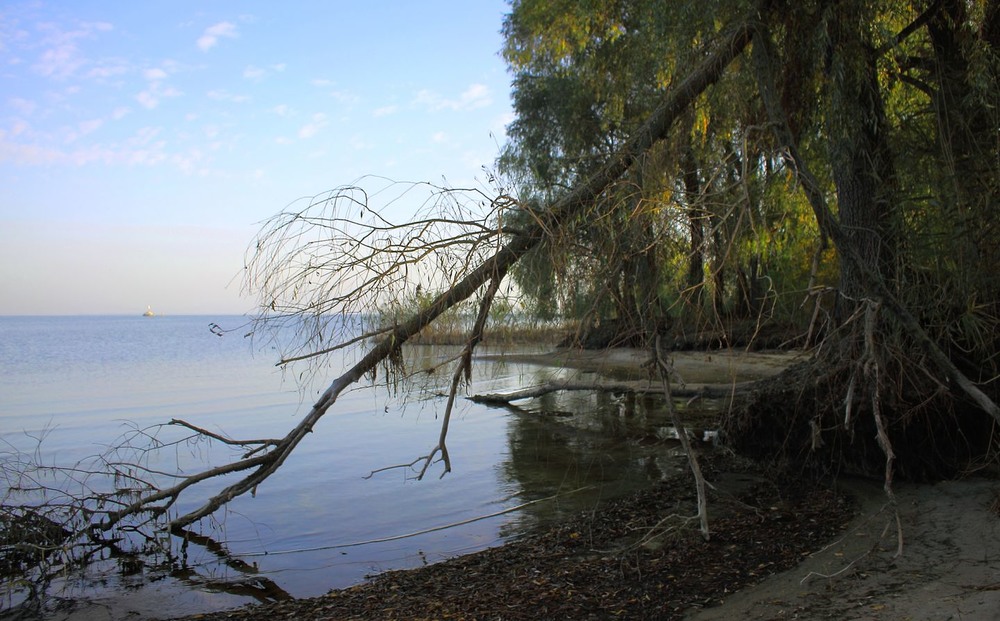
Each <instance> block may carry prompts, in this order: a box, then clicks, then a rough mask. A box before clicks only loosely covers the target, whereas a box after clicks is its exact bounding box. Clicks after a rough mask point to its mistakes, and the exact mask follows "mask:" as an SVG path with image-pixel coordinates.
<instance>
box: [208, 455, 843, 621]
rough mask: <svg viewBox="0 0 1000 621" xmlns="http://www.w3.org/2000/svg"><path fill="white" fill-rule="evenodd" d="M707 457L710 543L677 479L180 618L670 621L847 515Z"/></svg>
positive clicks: (817, 497)
mask: <svg viewBox="0 0 1000 621" xmlns="http://www.w3.org/2000/svg"><path fill="white" fill-rule="evenodd" d="M707 461H708V462H709V463H707V464H703V468H705V469H706V477H707V478H708V480H709V481H711V482H713V484H715V489H714V490H713V491H712V493H711V494H710V502H709V514H710V516H712V519H711V520H710V527H711V538H710V540H709V541H705V540H704V539H703V538H702V537H701V534H700V532H699V530H698V522H697V520H685V519H684V517H676V516H690V515H693V514H695V513H696V510H695V498H694V489H693V488H694V486H693V482H692V481H691V479H690V477H678V478H677V479H673V480H669V481H666V482H663V483H662V484H660V485H658V486H657V487H655V488H654V489H652V490H649V491H646V492H643V493H640V494H637V495H634V496H631V497H628V498H623V499H620V500H617V501H613V502H611V503H609V504H608V505H606V506H604V507H603V508H601V509H600V510H598V511H596V512H588V513H586V514H581V515H579V516H578V517H576V518H575V519H572V520H569V521H567V522H566V523H563V524H561V525H558V526H556V527H554V528H550V529H548V530H545V531H543V532H537V533H534V534H530V535H526V536H524V537H522V538H520V539H518V540H516V541H514V542H511V543H508V544H506V545H504V546H502V547H498V548H492V549H488V550H484V551H482V552H479V553H476V554H470V555H468V556H462V557H458V558H455V559H451V560H448V561H444V562H441V563H438V564H435V565H431V566H428V567H423V568H419V569H415V570H408V571H392V572H387V573H385V574H381V575H378V576H376V577H374V578H372V579H371V580H370V581H369V582H366V583H364V584H360V585H357V586H354V587H351V588H347V589H344V590H340V591H333V592H331V593H329V594H327V595H326V596H323V597H318V598H312V599H301V600H291V601H285V602H279V603H275V604H267V605H260V606H249V607H245V608H240V609H237V610H233V611H229V612H222V613H213V614H204V615H196V616H195V617H190V618H191V619H195V618H196V619H202V620H221V619H236V620H249V621H263V620H267V621H273V620H276V619H386V620H391V619H397V620H402V619H407V620H416V619H469V620H471V619H477V620H478V619H482V620H486V619H490V620H499V619H504V620H515V619H532V620H534V619H662V620H669V619H679V618H681V617H682V616H683V614H684V611H686V610H689V609H691V608H693V607H704V606H712V605H714V604H717V603H719V602H720V601H721V600H722V599H723V598H725V597H726V596H727V595H729V594H731V593H732V592H733V591H735V590H737V589H741V588H744V587H747V586H749V585H752V584H755V583H757V582H759V581H761V580H763V579H764V578H766V577H767V576H769V575H771V574H773V573H776V572H780V571H783V570H786V569H789V568H791V567H793V566H795V565H796V564H798V563H799V562H800V561H801V560H802V559H803V558H804V557H805V556H807V555H809V554H810V553H811V552H813V551H815V550H817V549H819V548H820V547H821V546H822V545H823V544H824V542H827V541H829V540H830V539H832V538H833V537H834V536H835V535H837V534H838V533H839V532H841V531H842V529H843V528H844V527H845V525H846V524H847V522H848V521H849V519H850V517H851V516H852V515H853V504H852V502H851V501H850V499H849V498H847V497H846V496H844V495H842V494H838V493H837V492H835V491H833V490H831V489H827V488H825V487H823V486H821V485H816V484H812V483H807V482H805V481H801V480H795V479H790V478H786V477H780V478H779V480H776V481H774V480H769V477H767V476H764V474H763V473H761V472H759V471H758V470H756V469H754V468H753V467H749V466H747V465H746V464H744V463H742V462H740V463H739V464H737V463H735V460H733V459H725V460H723V459H721V458H720V457H718V456H716V457H713V458H711V459H708V460H707ZM669 516H674V517H669ZM656 533H659V535H658V536H656V537H653V538H652V541H651V542H650V543H646V544H645V545H639V543H640V540H642V539H643V538H647V539H648V536H649V535H651V534H656Z"/></svg>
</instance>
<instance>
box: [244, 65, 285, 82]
mask: <svg viewBox="0 0 1000 621" xmlns="http://www.w3.org/2000/svg"><path fill="white" fill-rule="evenodd" d="M285 66H286V65H285V63H274V64H273V65H269V66H267V67H258V66H256V65H247V67H246V69H244V70H243V77H244V78H246V79H248V80H262V79H264V78H266V77H267V76H268V75H270V74H271V73H281V72H282V71H284V70H285Z"/></svg>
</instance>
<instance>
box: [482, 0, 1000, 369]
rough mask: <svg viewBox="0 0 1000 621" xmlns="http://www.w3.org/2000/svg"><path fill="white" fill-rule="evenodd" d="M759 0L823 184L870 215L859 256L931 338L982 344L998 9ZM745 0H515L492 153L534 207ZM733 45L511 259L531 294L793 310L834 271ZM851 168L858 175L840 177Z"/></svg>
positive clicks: (997, 121)
mask: <svg viewBox="0 0 1000 621" xmlns="http://www.w3.org/2000/svg"><path fill="white" fill-rule="evenodd" d="M769 7H770V13H768V14H766V15H762V18H763V19H767V20H769V22H770V23H771V24H772V32H773V33H774V37H775V43H776V44H777V50H778V54H779V58H778V62H779V67H778V80H779V84H778V88H779V90H780V97H781V104H782V106H783V108H784V113H785V114H786V115H787V118H788V121H789V124H790V126H791V129H792V131H793V134H794V137H795V139H796V140H797V141H798V143H799V145H800V148H801V150H802V152H803V154H804V157H805V160H806V161H807V162H808V164H809V166H810V168H811V169H812V170H813V171H814V172H815V173H816V175H817V176H818V177H819V181H820V183H821V184H823V187H824V188H825V191H826V193H827V196H828V200H829V201H830V203H831V204H832V205H834V206H835V207H836V206H838V205H839V206H840V207H841V212H840V215H841V218H842V221H843V223H844V224H846V225H847V226H848V229H849V230H854V231H856V233H854V234H856V235H862V233H863V231H864V230H866V229H865V227H870V228H871V231H872V232H873V233H872V234H873V237H872V239H874V240H875V241H874V242H871V244H870V245H871V247H872V252H873V253H874V254H872V260H873V261H877V262H882V263H883V264H884V265H883V266H882V267H880V268H879V269H880V271H881V272H882V273H883V274H885V275H887V276H889V277H890V278H892V279H893V280H894V281H895V286H896V289H897V291H898V292H899V293H900V295H901V296H902V297H903V298H904V299H905V301H906V302H907V303H908V304H910V305H911V307H913V308H917V309H921V308H923V309H924V310H922V311H919V312H920V313H921V314H923V315H925V316H927V317H928V321H929V323H930V324H931V325H937V326H939V327H938V331H939V332H938V334H939V337H940V338H941V339H943V340H946V341H951V342H955V343H956V344H958V343H964V344H969V343H976V344H977V345H975V348H976V349H977V351H979V352H980V355H985V352H986V351H987V349H988V347H989V346H991V344H995V342H996V340H997V337H995V336H992V335H993V334H996V333H997V331H996V330H992V328H993V327H994V326H996V325H997V324H998V322H1000V320H998V319H997V318H998V317H1000V276H997V271H996V269H995V266H996V265H998V264H1000V242H998V241H997V240H998V239H1000V158H997V157H996V153H997V152H998V151H1000V143H998V142H997V133H996V128H997V127H1000V106H997V105H996V102H998V101H1000V51H998V47H997V46H998V45H1000V36H998V34H997V33H1000V9H998V8H997V5H996V3H995V2H973V3H965V2H961V1H959V0H946V1H944V2H939V3H931V4H928V5H927V6H926V7H925V6H915V5H913V4H912V3H904V2H899V1H897V0H850V1H849V2H841V3H834V2H829V1H826V0H807V1H806V2H795V3H792V2H775V3H770V5H769ZM751 8H752V4H751V3H750V2H745V1H736V0H733V1H725V0H715V1H713V2H708V3H705V2H670V3H664V2H658V1H653V0H613V1H611V2H599V1H597V0H584V1H570V0H559V1H554V2H553V1H550V0H513V1H512V2H511V11H510V14H509V15H508V16H507V18H506V19H505V22H504V27H503V33H504V36H505V47H504V50H503V54H504V58H505V59H506V60H507V62H508V65H509V67H510V70H511V72H512V74H513V85H514V91H513V99H514V109H515V114H516V116H515V119H514V121H513V122H512V123H511V124H510V126H509V128H508V129H509V137H510V141H509V142H508V144H507V145H506V146H505V149H504V151H503V153H502V156H501V159H500V166H501V169H502V170H503V171H504V172H505V173H506V174H507V175H509V176H510V178H512V179H514V180H515V182H516V184H517V185H518V187H519V189H520V194H521V195H522V197H535V198H536V199H537V200H536V201H535V203H536V207H535V208H537V205H539V204H545V203H546V202H548V201H551V200H552V199H553V198H555V197H558V196H559V195H560V194H561V193H562V192H563V191H565V188H567V187H570V186H572V185H573V184H574V183H575V182H576V181H578V180H579V179H580V178H582V177H585V176H586V175H588V174H589V173H590V172H591V171H593V170H594V169H595V167H596V166H598V165H599V164H600V163H602V162H603V161H604V160H605V158H607V157H609V156H610V154H612V153H613V152H614V150H615V149H616V148H617V147H618V146H620V145H621V143H622V141H623V139H624V138H625V137H627V136H628V135H629V133H630V132H631V131H632V130H633V129H634V128H635V127H636V126H637V125H638V124H639V123H641V122H642V120H643V119H645V117H646V116H647V115H648V113H649V111H650V110H651V109H652V108H653V106H655V105H656V103H657V101H658V100H659V98H660V97H661V95H662V94H663V93H664V92H665V91H666V90H667V89H668V88H669V86H670V85H671V84H672V83H675V82H676V81H677V80H678V79H679V78H680V77H682V76H683V75H684V73H685V69H686V67H688V66H690V65H691V63H692V61H693V60H694V59H696V58H697V54H698V50H699V48H700V45H701V44H702V43H704V42H705V41H707V40H710V39H711V38H712V37H713V35H714V33H715V32H716V30H717V28H718V27H719V24H720V23H723V22H729V21H732V20H733V19H735V17H736V16H737V15H739V14H741V13H743V12H745V11H748V10H751ZM928 9H933V10H930V11H928ZM922 11H928V12H927V13H925V14H922V13H921V12H922ZM738 64H739V61H737V66H735V67H732V68H731V70H730V71H729V72H727V74H726V76H725V77H724V79H723V81H722V82H720V83H719V84H718V85H717V86H716V87H714V88H713V89H710V90H709V91H707V92H706V93H705V94H704V95H703V96H702V97H701V99H700V100H699V102H698V104H697V105H696V106H695V108H694V109H693V110H692V111H691V114H690V116H689V117H688V120H687V121H686V123H685V124H682V125H681V126H679V127H676V128H675V132H674V135H673V137H672V138H671V139H670V140H668V141H665V142H664V143H663V144H661V145H658V146H657V148H656V149H654V151H653V152H651V153H649V154H646V157H645V158H644V159H643V160H642V161H641V162H640V163H638V164H637V165H636V166H635V168H634V170H633V171H631V172H630V173H629V175H628V177H627V178H624V179H622V180H621V181H620V182H619V183H618V184H617V185H615V186H614V187H612V188H609V189H608V190H607V192H606V193H605V195H603V196H602V197H601V199H600V201H599V204H598V205H595V206H594V209H593V211H592V212H591V213H590V214H588V215H587V216H586V217H583V218H581V219H580V220H578V221H576V222H571V223H568V224H567V226H566V230H561V231H558V232H555V233H554V235H553V237H552V239H549V240H547V241H546V244H545V245H544V246H543V247H542V248H539V249H538V250H536V251H535V252H534V253H533V254H532V255H531V256H530V257H528V260H527V261H525V262H524V264H523V265H521V266H519V267H518V268H517V269H516V271H515V273H514V275H515V278H516V279H517V282H518V286H519V287H520V289H521V290H522V291H523V292H524V293H525V294H526V296H527V299H528V300H529V302H528V304H529V306H530V307H531V310H532V311H533V312H535V313H536V314H537V315H539V316H543V317H552V316H556V315H563V316H575V317H578V318H579V317H583V316H586V315H588V314H591V315H594V314H596V315H599V316H604V317H623V316H626V315H636V314H638V315H639V316H640V317H646V318H647V319H648V316H658V315H659V314H662V313H664V312H665V309H670V312H672V313H674V314H679V315H682V314H684V313H685V312H687V310H685V309H688V310H691V309H694V310H695V311H696V312H697V313H709V314H714V315H717V316H724V315H729V314H740V313H744V312H750V313H762V314H764V315H765V316H767V317H773V318H775V319H780V320H782V321H795V322H799V323H802V324H804V323H805V322H808V321H809V320H810V316H811V310H812V306H813V305H812V303H806V304H804V302H808V301H809V300H808V295H809V290H810V287H813V288H814V289H813V291H815V290H816V288H817V287H828V288H829V287H843V286H844V285H845V281H844V280H843V279H844V278H846V277H847V276H845V274H841V273H840V271H839V264H838V261H837V258H836V255H835V252H834V251H833V249H832V247H831V246H830V244H829V243H828V242H827V241H826V240H823V239H821V236H820V234H819V230H818V226H817V224H816V221H815V216H814V215H813V213H812V211H811V209H810V207H809V205H808V204H807V202H806V201H805V199H804V197H803V195H802V193H801V191H800V189H799V188H798V187H797V185H796V183H795V182H794V175H793V174H792V173H791V171H788V170H787V169H786V168H785V165H784V163H783V159H782V153H781V152H780V150H777V149H776V148H775V147H774V139H773V137H772V132H771V131H770V129H769V127H768V121H767V117H766V115H764V113H763V110H762V106H761V103H760V98H759V95H758V86H757V84H756V76H755V75H754V72H753V71H751V70H750V69H749V67H741V66H738ZM866 167H867V170H868V171H869V172H865V170H866ZM838 171H839V172H838ZM838 175H839V176H838ZM845 175H846V176H845ZM848 179H854V180H861V181H862V182H863V183H865V184H868V186H867V187H868V188H869V189H868V190H865V191H864V192H863V193H862V195H860V196H857V197H852V195H851V194H850V192H848V190H849V188H851V187H853V186H851V185H849V184H847V181H848ZM835 181H836V183H835ZM851 183H854V181H851ZM857 199H863V200H862V201H861V202H857ZM864 205H875V207H864ZM871 209H877V210H878V214H874V213H872V212H871V211H870V210H871ZM865 210H868V211H865ZM859 218H860V219H859ZM855 223H856V224H855ZM851 227H855V228H854V229H852V228H851ZM859 239H861V238H860V237H859ZM817 259H818V261H817ZM699 276H700V278H699ZM692 279H695V283H694V284H692ZM847 290H850V288H849V287H848V289H847ZM943 294H945V295H947V299H948V300H949V301H948V303H946V304H943V303H940V302H938V301H939V300H941V296H942V295H943ZM931 318H934V319H933V320H931ZM642 320H643V321H645V319H642ZM962 347H963V348H966V347H967V346H966V345H962ZM969 347H971V345H970V346H969Z"/></svg>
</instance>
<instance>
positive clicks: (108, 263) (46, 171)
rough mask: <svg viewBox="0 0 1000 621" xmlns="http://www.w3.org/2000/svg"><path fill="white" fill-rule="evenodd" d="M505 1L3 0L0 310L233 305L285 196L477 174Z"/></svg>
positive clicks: (504, 81)
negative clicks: (264, 228)
mask: <svg viewBox="0 0 1000 621" xmlns="http://www.w3.org/2000/svg"><path fill="white" fill-rule="evenodd" d="M507 8H508V7H507V4H506V2H504V1H503V0H448V1H445V0H437V1H435V0H424V1H421V2H414V1H411V0H393V1H389V0H386V1H379V0H351V1H348V0H326V1H319V0H317V1H311V2H307V1H301V2H287V3H278V2H272V1H242V2H193V1H183V0H180V1H177V0H171V1H170V2H167V1H159V0H156V1H143V2H118V1H112V0H104V1H85V0H75V1H73V2H62V1H39V2H32V1H28V2H16V1H15V2H4V3H3V4H2V5H0V188H2V192H0V315H10V314H101V313H113V314H117V313H124V314H139V313H141V312H142V311H144V310H145V308H146V305H151V306H152V307H153V309H154V310H155V311H158V312H160V313H163V314H200V313H210V314H211V313H220V314H221V313H243V312H249V311H252V310H253V304H254V301H253V300H252V299H250V298H246V297H242V296H241V287H242V281H241V278H240V272H241V270H242V267H243V258H244V251H245V250H246V248H247V246H248V245H249V244H250V243H251V241H252V239H253V236H254V234H255V233H256V232H257V230H258V228H259V225H260V223H261V222H262V221H263V220H265V219H266V218H268V217H269V216H271V215H273V214H275V213H277V212H278V211H280V210H281V209H283V208H284V207H286V206H288V205H289V204H290V203H292V202H293V201H294V200H296V199H298V198H300V197H303V196H311V195H315V194H318V193H321V192H323V191H325V190H329V189H333V188H335V187H337V186H341V185H345V184H349V183H351V182H354V181H355V180H357V179H358V178H359V177H362V176H363V175H369V174H371V175H383V176H386V177H390V178H392V179H396V180H400V181H430V182H436V183H440V182H441V181H442V179H446V180H447V182H448V183H449V184H451V185H455V186H463V185H470V184H476V185H480V186H481V185H483V183H481V182H477V180H482V179H483V177H484V175H483V173H482V167H483V166H491V165H492V163H493V161H494V159H495V158H496V156H497V153H498V150H499V147H500V145H502V144H503V141H504V126H505V125H506V124H507V123H509V122H510V120H511V111H510V102H509V82H510V80H509V76H508V74H507V73H506V70H505V66H504V64H503V61H502V59H501V58H500V57H499V55H498V51H499V49H500V46H501V43H502V39H501V36H500V34H499V30H500V26H501V21H502V18H503V14H504V12H505V11H506V10H507ZM416 207H417V206H414V209H416ZM406 208H407V206H406V205H397V206H394V207H393V209H395V210H398V211H396V212H395V213H392V214H390V215H391V216H392V217H394V218H396V219H405V216H406V215H407V214H406Z"/></svg>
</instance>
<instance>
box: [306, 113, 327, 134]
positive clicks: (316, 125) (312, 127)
mask: <svg viewBox="0 0 1000 621" xmlns="http://www.w3.org/2000/svg"><path fill="white" fill-rule="evenodd" d="M327 123H328V121H327V118H326V115H325V114H323V113H322V112H319V113H316V114H314V115H313V116H312V121H311V122H309V123H306V124H305V125H303V126H302V127H301V128H299V138H312V137H313V136H315V135H316V134H318V133H319V131H320V130H321V129H323V128H324V127H326V125H327Z"/></svg>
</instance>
